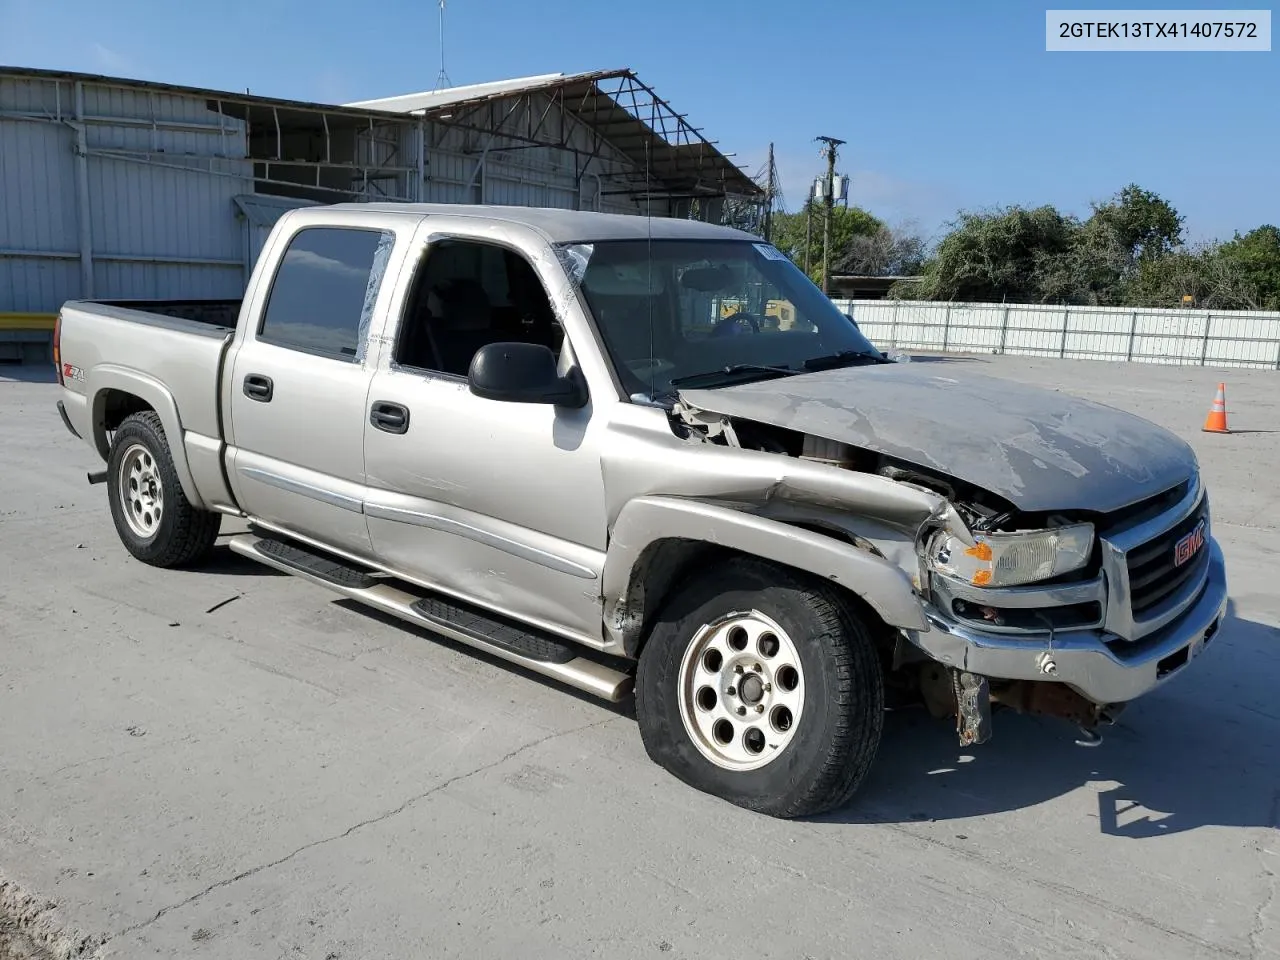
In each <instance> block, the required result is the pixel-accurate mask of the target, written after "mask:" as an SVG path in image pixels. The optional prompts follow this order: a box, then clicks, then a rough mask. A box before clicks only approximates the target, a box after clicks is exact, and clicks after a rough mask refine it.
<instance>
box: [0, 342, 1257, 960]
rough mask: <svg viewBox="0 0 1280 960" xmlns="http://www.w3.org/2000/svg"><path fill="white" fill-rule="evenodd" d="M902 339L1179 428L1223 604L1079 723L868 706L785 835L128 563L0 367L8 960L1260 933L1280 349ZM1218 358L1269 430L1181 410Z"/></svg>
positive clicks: (1, 861) (86, 454)
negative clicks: (847, 777) (990, 346)
mask: <svg viewBox="0 0 1280 960" xmlns="http://www.w3.org/2000/svg"><path fill="white" fill-rule="evenodd" d="M917 362H934V363H937V365H938V368H939V370H940V371H945V370H946V369H948V368H953V369H955V368H959V367H961V366H964V367H966V368H980V369H981V372H984V373H990V374H993V375H996V376H1006V377H1010V378H1013V379H1019V380H1030V381H1033V382H1042V381H1043V380H1045V379H1047V380H1049V381H1051V382H1052V383H1053V385H1055V386H1057V387H1059V388H1061V389H1063V390H1064V391H1067V392H1073V393H1078V394H1080V395H1084V396H1089V397H1091V398H1094V399H1101V400H1103V401H1104V402H1111V403H1114V404H1115V405H1117V406H1121V407H1124V408H1126V409H1131V410H1134V411H1135V412H1137V413H1140V414H1142V415H1144V416H1148V417H1151V418H1152V419H1154V420H1156V421H1157V422H1160V423H1163V424H1164V425H1166V426H1169V427H1171V428H1172V429H1174V430H1176V431H1177V432H1179V433H1180V434H1182V435H1183V436H1185V437H1187V438H1188V439H1189V440H1191V441H1192V443H1193V444H1194V446H1195V447H1196V450H1197V452H1198V454H1199V456H1200V458H1201V462H1202V467H1203V470H1204V474H1205V476H1206V478H1207V481H1208V483H1209V486H1210V491H1211V495H1212V497H1213V504H1214V507H1213V509H1214V518H1215V529H1216V534H1217V536H1218V537H1219V539H1220V540H1221V541H1222V543H1223V545H1224V549H1225V551H1226V554H1227V560H1228V572H1229V576H1230V579H1231V585H1232V605H1231V618H1230V622H1229V623H1228V624H1227V626H1226V627H1225V628H1224V630H1223V632H1222V635H1221V637H1220V639H1219V640H1218V641H1217V642H1216V643H1215V647H1214V648H1212V649H1211V650H1210V652H1209V653H1208V654H1207V655H1206V656H1205V657H1203V658H1201V659H1199V660H1198V661H1197V662H1196V663H1195V664H1194V665H1193V667H1192V668H1191V669H1190V670H1188V672H1187V673H1186V674H1185V675H1184V676H1182V677H1180V678H1177V679H1176V680H1175V681H1174V682H1172V683H1171V684H1169V685H1168V686H1166V687H1165V688H1163V689H1161V690H1160V691H1157V692H1156V693H1154V694H1152V695H1151V696H1149V697H1148V698H1146V699H1144V700H1142V701H1139V702H1138V703H1137V704H1135V705H1134V706H1133V707H1131V708H1130V709H1129V710H1128V711H1126V713H1125V714H1123V716H1122V717H1121V721H1120V723H1119V724H1118V726H1117V727H1114V728H1111V729H1110V731H1109V732H1108V736H1107V739H1106V742H1105V743H1104V744H1103V745H1102V746H1101V747H1099V748H1096V749H1085V748H1081V747H1078V746H1076V745H1074V743H1073V742H1072V737H1071V730H1070V729H1069V728H1067V727H1065V726H1064V725H1061V724H1059V723H1055V722H1052V721H1046V720H1037V719H1032V718H1020V717H1010V716H1006V715H1003V714H1002V715H999V716H998V717H997V718H996V719H997V723H996V735H995V738H994V739H993V740H992V741H991V742H990V743H988V744H986V745H983V746H982V747H979V748H973V749H969V750H961V749H960V748H959V747H958V746H957V745H956V743H955V739H954V734H953V731H952V730H950V729H949V728H948V726H947V725H946V724H945V723H941V724H939V723H935V722H933V721H930V720H928V719H927V718H926V717H924V716H922V715H920V714H918V713H909V714H907V713H904V714H893V715H891V716H890V717H889V718H888V724H887V731H886V736H885V741H884V745H883V747H882V749H881V752H880V758H879V761H878V765H877V768H876V769H875V771H874V772H873V774H872V776H871V777H870V779H869V781H868V782H867V783H866V785H865V787H864V789H863V790H862V792H861V793H860V794H859V796H858V797H857V798H856V800H855V802H854V803H853V805H852V806H851V807H849V808H848V809H846V810H843V811H841V812H839V813H838V814H836V815H833V816H829V817H824V818H821V819H819V820H815V821H808V822H794V823H786V822H781V821H775V820H770V819H767V818H763V817H759V816H755V815H752V814H749V813H747V812H745V811H742V810H739V809H737V808H735V807H732V806H729V805H727V804H724V803H722V802H720V801H717V800H714V799H712V798H710V797H707V796H704V795H701V794H698V793H696V792H693V791H691V790H690V789H689V788H687V787H685V786H683V785H682V784H680V783H678V782H677V781H675V780H674V779H672V778H671V777H669V776H668V775H666V774H665V773H664V772H663V771H661V770H660V769H659V768H657V767H655V766H654V765H652V764H651V763H650V762H649V761H648V759H647V758H646V757H645V755H644V751H643V749H642V747H641V745H640V740H639V735H638V733H637V731H636V729H635V724H634V722H633V721H632V720H631V719H630V717H629V716H628V714H627V708H626V707H625V705H624V706H623V707H622V708H621V709H612V708H610V707H608V706H605V705H602V704H599V703H597V702H595V701H593V700H590V699H587V698H584V697H579V696H577V695H575V694H574V693H572V692H568V691H566V690H564V689H562V688H559V687H556V686H554V685H552V684H550V683H548V682H545V681H542V680H539V679H536V678H533V677H532V676H531V675H527V674H525V673H523V672H521V671H518V670H514V669H512V668H510V667H508V666H505V665H501V664H499V663H497V662H496V661H492V660H489V659H487V658H485V657H483V656H481V655H478V654H475V653H473V652H471V651H469V650H465V649H463V648H459V647H454V646H451V645H450V644H448V643H447V642H444V641H440V640H437V639H434V638H432V637H431V635H429V634H426V633H424V632H419V631H416V630H413V629H409V628H406V627H405V626H403V625H401V624H400V623H398V622H392V621H387V620H383V619H381V618H379V617H377V616H373V615H370V614H369V613H366V612H363V611H362V610H360V609H358V608H354V607H351V606H348V605H346V604H345V603H344V602H343V601H335V600H334V599H333V598H332V595H330V594H328V593H326V592H325V591H323V590H321V589H319V588H316V587H312V586H310V585H308V584H306V583H303V582H301V581H299V580H296V579H293V578H290V577H286V576H279V575H275V574H273V573H272V572H271V571H269V570H266V569H265V568H260V567H257V566H255V565H253V564H251V563H250V562H249V561H247V560H242V559H240V558H237V557H236V556H234V555H232V554H231V553H230V552H229V551H227V550H225V548H223V549H222V550H221V551H220V555H219V557H218V559H217V561H216V563H215V564H214V566H213V568H212V569H211V570H209V571H206V572H201V573H186V572H169V571H159V570H154V569H151V568H148V567H145V566H144V565H142V564H139V563H137V562H135V561H133V560H132V559H131V558H129V557H128V555H127V554H126V553H125V551H124V549H123V548H122V547H121V546H120V544H119V542H118V540H117V538H116V535H115V531H114V529H113V527H112V524H111V519H110V516H109V513H108V511H107V507H106V493H105V489H104V488H103V487H101V486H98V487H89V486H87V485H86V484H85V481H84V473H85V471H86V470H87V469H90V468H95V467H97V466H99V464H98V463H97V462H96V460H95V458H94V457H93V455H92V453H91V452H90V451H89V450H88V448H87V447H86V446H84V445H83V444H82V443H80V442H78V441H76V440H74V439H73V438H71V437H70V436H69V435H68V434H67V433H66V431H65V430H64V429H63V427H62V425H61V423H60V422H59V420H58V417H57V414H56V411H55V410H54V407H53V404H54V401H55V399H56V388H55V387H53V386H52V385H50V384H48V383H39V382H0V917H3V916H7V917H9V919H10V924H11V926H10V931H11V934H12V935H11V936H10V940H11V944H12V945H11V946H10V947H9V949H10V952H11V954H12V955H14V956H22V953H21V952H20V951H21V950H22V949H34V947H33V946H30V945H29V946H28V947H25V948H24V947H22V946H21V945H20V944H19V943H18V938H17V935H16V933H13V930H14V927H13V918H14V917H15V916H17V915H18V914H21V916H22V919H21V924H20V926H21V931H20V932H21V933H22V935H23V936H24V937H26V938H27V939H28V940H29V941H32V942H34V944H35V945H36V946H39V947H40V948H41V949H42V950H43V951H44V953H45V954H46V955H54V956H83V957H92V956H105V957H150V956H164V957H195V958H237V960H240V958H247V957H254V958H256V957H289V958H295V957H296V958H314V960H352V958H363V957H369V958H375V957H376V958H399V957H414V958H417V957H427V958H436V957H459V958H463V957H465V958H469V960H471V958H487V957H520V958H522V960H524V958H543V957H545V958H566V957H609V958H632V957H637V958H639V957H726V958H727V957H751V958H772V957H778V958H788V960H792V958H802V957H812V958H826V957H832V958H836V957H840V958H844V957H852V956H857V957H875V958H877V960H887V958H898V957H901V958H918V957H926V956H946V957H947V958H948V960H960V958H968V957H973V958H975V960H976V958H983V960H988V958H993V957H1031V956H1036V957H1044V956H1070V957H1124V958H1152V960H1169V958H1192V957H1228V958H1241V960H1255V958H1265V957H1280V902H1277V901H1278V900H1280V898H1278V897H1277V885H1278V884H1280V880H1277V874H1280V695H1278V691H1280V629H1278V628H1280V592H1278V591H1277V589H1276V583H1277V575H1278V574H1280V554H1278V552H1277V546H1276V535H1277V522H1276V517H1277V514H1280V483H1278V482H1277V481H1276V476H1277V475H1278V473H1280V432H1271V431H1280V374H1278V373H1272V372H1266V371H1212V370H1209V371H1206V370H1198V369H1188V368H1172V367H1168V368H1166V367H1151V366H1141V365H1136V364H1133V365H1122V364H1099V363H1089V362H1084V361H1049V360H1046V361H1033V360H1025V359H1019V358H962V357H947V358H942V359H936V360H933V361H929V360H927V359H926V358H920V359H918V360H917ZM10 372H12V371H10ZM4 373H5V370H4V369H3V368H0V376H3V374H4ZM27 379H38V378H27ZM1222 379H1225V380H1226V381H1227V383H1228V393H1227V400H1228V406H1229V410H1230V416H1231V424H1232V427H1233V428H1235V429H1237V430H1241V431H1246V430H1247V431H1259V432H1241V433H1238V434H1236V435H1231V436H1216V435H1207V434H1202V433H1200V432H1199V428H1200V424H1201V423H1202V421H1203V419H1204V415H1205V413H1206V412H1207V409H1208V405H1209V401H1210V400H1211V399H1212V393H1213V387H1214V386H1215V385H1216V384H1217V382H1218V381H1219V380H1222ZM234 529H236V528H234V527H233V526H232V525H231V524H230V523H227V524H226V525H224V533H230V532H232V531H233V530H234ZM5 935H6V934H5V927H4V926H3V925H2V924H0V956H3V955H4V954H3V951H4V949H5V947H4V946H3V944H4V943H5V939H4V938H5Z"/></svg>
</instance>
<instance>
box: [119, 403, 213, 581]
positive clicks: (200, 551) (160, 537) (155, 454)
mask: <svg viewBox="0 0 1280 960" xmlns="http://www.w3.org/2000/svg"><path fill="white" fill-rule="evenodd" d="M135 445H141V446H142V447H143V448H145V450H146V452H147V453H148V454H149V455H150V457H151V459H152V461H154V469H155V471H156V473H157V475H158V476H159V479H160V483H161V488H162V490H163V495H164V501H163V510H162V511H161V514H160V520H159V522H158V523H156V525H155V530H154V532H152V533H151V534H150V535H149V536H142V535H140V534H139V533H138V532H135V531H134V530H133V529H132V527H131V526H130V524H129V521H128V519H127V518H126V517H125V510H126V509H128V508H127V507H126V505H125V503H124V501H123V499H122V489H121V488H122V485H123V484H122V481H123V479H124V478H123V477H122V473H121V471H122V470H123V469H124V461H125V453H126V451H128V450H130V449H131V448H133V447H134V446H135ZM107 498H108V500H109V501H110V504H111V519H112V520H114V521H115V525H116V533H117V534H119V536H120V541H121V542H122V543H123V544H124V546H125V549H127V550H128V551H129V552H130V553H131V554H133V556H134V557H136V558H137V559H139V560H141V561H142V562H143V563H147V564H150V565H151V566H153V567H182V566H188V565H191V564H195V563H197V562H198V561H200V560H201V559H203V558H204V557H206V556H207V555H208V554H209V552H210V550H211V549H212V548H213V544H214V541H215V540H216V539H217V537H218V530H219V528H220V527H221V525H222V516H221V515H220V514H217V513H212V512H209V511H206V510H199V509H197V508H196V507H194V506H192V505H191V501H190V500H188V499H187V497H186V494H185V493H183V490H182V483H181V482H180V481H179V480H178V473H177V471H176V470H175V469H174V466H173V455H172V454H171V453H170V452H169V444H168V441H167V440H166V439H165V435H164V425H163V424H162V423H161V422H160V417H159V415H158V414H156V413H155V412H153V411H151V410H146V411H143V412H142V413H135V414H131V415H130V416H128V417H125V419H124V421H123V422H122V423H121V424H120V427H119V428H118V429H117V430H116V432H115V436H114V437H113V438H112V442H111V454H110V456H109V457H108V458H107Z"/></svg>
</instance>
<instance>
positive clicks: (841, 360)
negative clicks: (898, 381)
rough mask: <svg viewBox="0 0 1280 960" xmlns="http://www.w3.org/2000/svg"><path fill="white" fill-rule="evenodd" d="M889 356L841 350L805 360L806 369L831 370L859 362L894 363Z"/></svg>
mask: <svg viewBox="0 0 1280 960" xmlns="http://www.w3.org/2000/svg"><path fill="white" fill-rule="evenodd" d="M892 362H893V361H892V360H890V359H889V358H888V357H885V356H883V355H878V354H874V353H867V352H866V351H863V350H841V351H840V352H839V353H830V354H827V355H826V356H825V357H813V358H811V359H809V360H806V361H805V362H804V368H805V369H806V370H830V369H832V368H833V367H843V366H854V365H855V364H858V363H892Z"/></svg>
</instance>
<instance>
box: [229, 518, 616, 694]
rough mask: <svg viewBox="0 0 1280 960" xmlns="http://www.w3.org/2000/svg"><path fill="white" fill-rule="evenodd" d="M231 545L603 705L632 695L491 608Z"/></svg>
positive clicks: (277, 548)
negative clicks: (520, 667)
mask: <svg viewBox="0 0 1280 960" xmlns="http://www.w3.org/2000/svg"><path fill="white" fill-rule="evenodd" d="M228 546H230V547H231V549H232V551H233V552H235V553H238V554H240V556H242V557H248V558H249V559H251V560H256V561H258V562H259V563H262V564H265V565H266V566H268V567H273V568H274V569H276V570H280V571H282V572H283V573H289V574H293V575H294V576H296V577H301V578H302V579H304V580H309V581H311V582H312V583H314V584H317V585H318V586H321V587H326V588H328V589H329V590H332V591H334V592H335V593H339V594H341V595H342V596H344V597H347V598H348V599H351V600H354V601H356V602H357V603H361V604H364V605H365V606H368V607H372V608H373V609H375V610H380V611H382V612H383V613H387V614H390V615H391V616H393V617H398V618H400V619H401V620H404V621H407V622H408V623H414V624H417V625H418V626H420V627H425V628H426V629H428V630H431V631H433V632H434V633H438V634H441V635H442V636H445V637H448V638H449V639H450V640H455V641H457V642H458V643H464V644H466V645H467V646H470V647H475V648H476V649H477V650H483V651H485V652H486V653H489V654H492V655H493V656H495V657H500V658H501V659H503V660H506V661H508V662H509V663H515V664H518V665H519V666H522V667H524V668H526V669H528V670H532V671H533V672H535V673H538V674H541V675H542V676H544V677H550V678H552V679H554V680H559V681H560V682H561V683H566V684H568V685H569V686H571V687H574V688H576V689H578V690H582V691H583V692H585V693H589V694H591V695H593V696H596V697H600V698H602V699H604V700H609V701H611V702H614V703H616V702H618V701H619V700H621V699H622V698H623V697H625V696H626V695H627V694H628V693H630V692H631V687H632V684H633V682H634V681H633V678H632V677H631V676H630V675H629V674H626V673H623V672H621V671H619V670H614V669H613V668H612V667H608V666H605V665H604V664H602V663H597V662H596V661H595V660H591V659H589V658H587V657H585V656H581V655H579V654H578V653H577V652H576V651H577V648H576V647H574V646H572V645H570V644H568V643H565V642H563V641H561V640H559V639H558V638H554V637H552V636H551V635H550V634H546V633H543V632H541V631H537V632H534V631H531V630H530V629H529V628H527V627H524V626H522V625H517V624H515V623H514V622H512V621H510V620H506V619H499V618H498V617H497V616H496V615H494V614H491V613H489V612H487V611H481V610H479V609H477V608H474V607H470V606H463V605H461V604H460V603H458V602H457V601H454V600H451V599H447V598H445V597H442V596H439V595H437V594H427V593H426V591H422V592H418V593H411V592H409V591H408V590H405V589H402V588H401V587H399V586H395V585H393V584H392V583H388V582H379V581H378V580H377V579H375V578H374V576H373V575H372V574H371V573H370V572H369V571H366V570H362V569H360V568H358V567H355V566H351V565H349V564H345V563H343V562H342V561H341V560H339V559H337V558H333V557H329V556H326V555H323V554H320V553H317V552H314V551H311V550H309V549H307V548H305V547H300V546H297V545H295V544H292V543H286V542H285V541H283V540H275V539H271V538H263V537H258V536H255V535H254V534H241V535H239V536H236V537H233V538H232V539H231V540H230V541H229V543H228Z"/></svg>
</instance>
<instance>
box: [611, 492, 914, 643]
mask: <svg viewBox="0 0 1280 960" xmlns="http://www.w3.org/2000/svg"><path fill="white" fill-rule="evenodd" d="M667 540H673V541H696V542H701V543H705V544H710V545H714V546H717V547H726V548H729V549H732V550H737V551H740V552H742V553H747V554H751V555H753V556H758V557H762V558H764V559H768V560H773V561H776V562H777V563H780V564H785V565H786V566H788V567H794V568H796V569H798V570H804V571H806V572H808V573H812V574H814V575H816V576H819V577H822V578H823V579H824V580H828V581H830V582H832V583H835V584H838V585H840V586H842V587H844V588H845V589H847V590H850V591H852V592H853V593H856V594H857V595H858V596H860V597H861V598H862V599H863V600H865V601H866V603H867V604H868V605H869V606H870V607H871V608H872V609H873V610H875V612H876V613H877V614H878V615H879V616H880V618H881V619H882V620H883V621H884V622H885V623H887V624H889V625H890V626H893V627H898V628H900V629H903V630H928V629H929V627H928V621H927V620H926V619H925V616H924V610H923V608H922V607H921V605H920V601H919V599H918V598H917V597H916V595H915V592H914V590H913V589H912V585H911V580H910V578H909V577H908V576H907V574H906V573H905V572H904V571H903V570H902V568H900V567H898V566H897V565H896V564H894V563H891V562H890V561H888V560H886V559H884V558H882V557H877V556H876V555H874V554H872V553H870V552H868V551H866V550H862V549H859V548H858V547H855V546H853V545H851V544H849V543H845V542H842V541H840V540H837V539H834V538H832V537H827V536H823V535H822V534H819V533H814V532H812V531H809V530H804V529H801V528H798V527H795V526H791V525H789V524H786V523H780V522H778V521H777V520H770V519H767V518H765V517H759V516H756V515H754V514H750V513H744V512H742V511H740V510H734V509H732V508H730V507H723V506H718V505H716V504H710V503H706V502H703V501H700V500H687V499H681V498H678V497H662V496H653V497H638V498H636V499H635V500H632V501H630V502H628V503H627V504H626V505H625V506H624V507H623V508H622V510H621V512H620V513H619V514H618V520H617V522H616V523H615V524H614V527H613V531H612V534H611V536H610V541H609V551H608V554H607V555H606V558H605V565H604V575H603V578H602V584H601V586H602V590H603V595H604V600H605V630H606V631H607V632H608V634H609V635H610V636H609V639H610V641H611V642H610V646H611V647H614V648H616V649H631V648H632V647H633V641H634V640H635V638H636V635H637V633H638V632H639V630H640V629H641V628H642V626H643V623H642V620H643V610H637V609H636V606H637V604H639V605H640V606H643V602H644V601H643V597H644V591H643V589H642V588H643V583H638V582H637V579H638V578H644V577H646V576H647V575H648V571H647V569H646V567H645V565H644V564H643V563H641V559H642V557H643V556H644V555H645V552H646V550H648V549H649V548H650V547H651V546H652V545H654V544H655V543H657V542H659V541H667ZM638 587H639V588H641V589H637V588H638Z"/></svg>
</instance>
